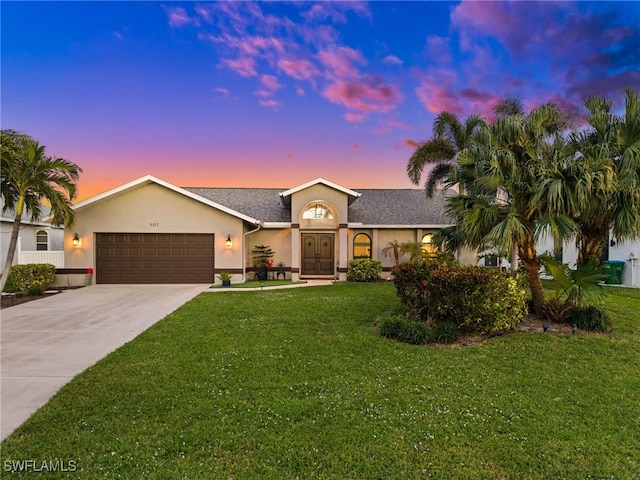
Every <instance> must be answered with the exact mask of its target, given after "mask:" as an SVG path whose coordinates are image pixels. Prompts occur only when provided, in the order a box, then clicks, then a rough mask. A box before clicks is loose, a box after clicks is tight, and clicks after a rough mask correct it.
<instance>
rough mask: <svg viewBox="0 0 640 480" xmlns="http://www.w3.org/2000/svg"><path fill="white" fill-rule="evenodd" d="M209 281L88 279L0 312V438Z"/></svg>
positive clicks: (184, 301) (185, 300) (4, 436)
mask: <svg viewBox="0 0 640 480" xmlns="http://www.w3.org/2000/svg"><path fill="white" fill-rule="evenodd" d="M207 288H208V285H93V286H90V287H85V288H81V289H78V290H69V291H65V292H63V293H60V294H58V295H54V296H51V297H47V298H43V299H41V300H36V301H33V302H28V303H25V304H22V305H16V306H13V307H10V308H7V309H4V310H1V311H0V316H1V320H0V333H1V336H2V338H1V342H0V343H1V349H2V352H1V358H0V369H1V370H0V373H1V377H2V378H1V381H2V388H1V391H0V406H1V410H0V415H1V417H0V438H1V439H4V438H6V437H7V436H8V435H9V434H10V433H11V432H13V431H14V430H15V429H16V428H17V427H18V426H19V425H20V424H21V423H22V422H24V421H25V420H26V419H27V418H28V417H29V416H30V415H31V414H32V413H34V412H35V411H36V410H37V409H38V408H40V407H41V406H43V405H44V404H45V403H47V402H48V401H49V399H50V398H51V397H52V396H53V395H54V394H55V393H56V392H57V391H58V390H59V389H60V387H62V386H63V385H64V384H66V383H67V382H68V381H69V380H71V379H72V378H73V377H74V376H76V375H77V374H78V373H80V372H82V371H83V370H85V369H87V368H88V367H90V366H91V365H93V364H94V363H96V362H97V361H98V360H100V359H101V358H103V357H104V356H105V355H107V354H108V353H110V352H112V351H114V350H116V349H117V348H118V347H120V346H122V345H123V344H125V343H127V342H129V341H130V340H132V339H134V338H135V337H136V336H138V335H139V334H140V333H141V332H143V331H144V330H146V329H147V328H149V327H150V326H151V325H153V324H154V323H156V322H157V321H158V320H161V319H162V318H164V317H165V316H167V315H168V314H169V313H171V312H173V311H174V310H176V309H177V308H178V307H180V306H181V305H183V304H184V303H186V302H187V301H189V300H190V299H192V298H193V297H195V296H196V295H198V294H199V293H200V292H203V291H205V290H206V289H207Z"/></svg>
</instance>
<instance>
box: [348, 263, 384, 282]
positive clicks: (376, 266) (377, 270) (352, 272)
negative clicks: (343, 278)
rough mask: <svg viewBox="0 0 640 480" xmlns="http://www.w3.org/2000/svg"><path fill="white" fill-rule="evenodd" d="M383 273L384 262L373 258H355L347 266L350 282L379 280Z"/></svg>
mask: <svg viewBox="0 0 640 480" xmlns="http://www.w3.org/2000/svg"><path fill="white" fill-rule="evenodd" d="M381 274H382V262H381V261H380V260H372V259H371V258H355V259H353V260H350V261H349V265H348V267H347V280H348V281H350V282H377V281H379V280H380V275H381Z"/></svg>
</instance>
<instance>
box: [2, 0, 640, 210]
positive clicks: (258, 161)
mask: <svg viewBox="0 0 640 480" xmlns="http://www.w3.org/2000/svg"><path fill="white" fill-rule="evenodd" d="M0 8H1V14H2V59H1V62H2V65H1V66H2V72H1V79H2V98H1V113H2V128H12V129H15V130H19V131H24V132H25V133H28V134H30V135H31V136H33V137H34V138H36V139H37V140H39V141H40V142H41V143H42V144H44V145H46V146H47V151H48V153H49V154H52V155H56V156H60V157H64V158H67V159H68V160H71V161H73V162H75V163H77V164H78V165H80V166H81V167H82V168H83V169H84V174H83V175H82V177H81V180H80V197H81V198H86V197H88V196H91V195H94V194H97V193H100V192H101V191H104V190H106V189H108V188H112V187H115V186H117V185H119V184H122V183H124V182H127V181H130V180H133V179H135V178H137V177H139V176H142V175H145V174H152V175H156V176H158V177H160V178H162V179H164V180H167V181H170V182H172V183H174V184H176V185H179V186H264V187H283V188H288V187H291V186H294V185H297V184H300V183H304V182H306V181H308V180H310V179H313V178H315V177H324V178H327V179H328V180H331V181H334V182H336V183H340V184H343V185H345V186H347V187H349V188H410V187H412V185H411V184H410V182H409V181H408V179H407V178H406V174H405V165H406V162H407V159H408V158H409V156H410V155H411V153H412V151H413V149H414V148H415V146H416V145H417V143H418V142H420V141H423V140H425V139H426V138H428V137H429V134H430V131H431V124H432V121H433V118H434V117H435V115H436V114H437V113H438V112H440V111H442V110H448V111H451V112H453V113H455V114H457V115H459V116H460V117H461V118H464V117H466V116H467V115H470V114H473V113H475V114H480V115H483V116H485V117H486V118H487V119H491V112H492V108H493V106H494V105H495V103H496V102H498V101H499V100H500V99H502V98H505V97H517V98H520V99H521V100H522V102H523V103H524V105H525V107H527V108H532V107H534V106H536V105H539V104H541V103H544V102H548V101H552V102H555V103H557V104H559V105H560V106H561V107H562V108H564V109H565V110H567V111H568V112H571V113H573V114H574V115H576V118H578V117H579V113H580V108H581V103H582V101H583V100H584V99H585V98H586V97H588V96H590V95H594V94H597V95H603V96H606V97H608V98H611V99H613V100H614V102H617V103H619V102H620V101H621V100H622V97H623V89H624V88H638V87H639V86H640V64H639V62H640V60H639V59H640V3H638V2H371V3H360V2H358V3H345V2H297V3H289V2H271V3H267V2H249V3H245V2H216V3H210V2H155V1H148V2H142V1H140V2H83V1H78V2H7V1H3V2H2V3H1V4H0Z"/></svg>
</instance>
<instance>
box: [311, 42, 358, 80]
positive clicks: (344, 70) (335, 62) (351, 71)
mask: <svg viewBox="0 0 640 480" xmlns="http://www.w3.org/2000/svg"><path fill="white" fill-rule="evenodd" d="M318 59H319V60H320V63H322V65H324V66H325V67H326V68H327V70H328V71H329V74H330V75H331V76H333V77H338V78H354V77H357V76H358V75H359V71H358V68H357V67H356V65H365V64H366V63H367V61H366V60H365V58H364V57H363V56H362V54H361V53H360V52H359V51H357V50H354V49H353V48H349V47H338V48H334V49H331V50H323V51H321V52H319V53H318Z"/></svg>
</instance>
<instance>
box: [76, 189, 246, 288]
mask: <svg viewBox="0 0 640 480" xmlns="http://www.w3.org/2000/svg"><path fill="white" fill-rule="evenodd" d="M244 224H245V222H243V220H242V219H240V218H237V217H234V216H232V215H230V214H228V213H225V212H222V211H220V210H217V209H216V208H214V207H210V206H208V205H205V204H203V203H201V202H199V201H197V200H193V199H191V198H189V197H187V196H185V195H182V194H180V193H178V192H175V191H173V190H170V189H168V188H165V187H163V186H161V185H158V184H155V183H149V184H143V185H140V186H137V187H134V188H131V189H129V190H126V191H124V192H121V193H118V194H114V195H113V196H110V197H108V198H105V199H103V200H100V201H97V202H95V203H92V204H89V205H87V206H85V207H83V208H80V209H78V210H77V211H76V223H75V225H74V226H73V227H71V228H70V229H67V230H66V231H65V239H64V250H65V267H66V268H88V267H92V268H94V269H95V267H96V262H95V243H94V241H95V234H96V233H181V232H185V233H187V232H188V233H213V234H215V259H214V262H215V263H214V265H215V269H216V272H219V271H221V270H225V269H241V268H242V234H243V233H244V230H245V228H244ZM76 232H77V233H78V236H79V237H80V239H81V244H80V246H79V247H74V246H73V236H74V233H76ZM227 235H231V238H232V247H231V248H226V247H225V241H226V239H227ZM237 277H238V278H235V277H234V281H238V280H239V277H241V275H237Z"/></svg>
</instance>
